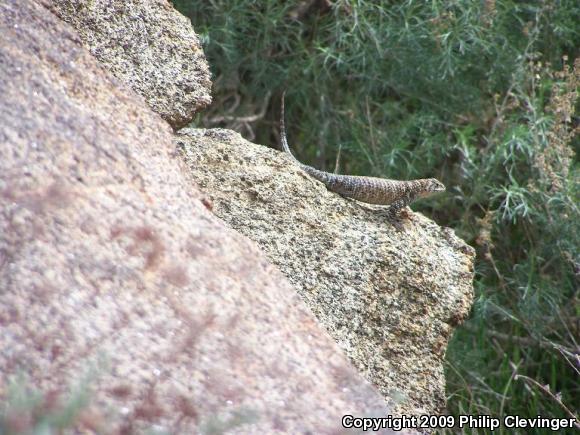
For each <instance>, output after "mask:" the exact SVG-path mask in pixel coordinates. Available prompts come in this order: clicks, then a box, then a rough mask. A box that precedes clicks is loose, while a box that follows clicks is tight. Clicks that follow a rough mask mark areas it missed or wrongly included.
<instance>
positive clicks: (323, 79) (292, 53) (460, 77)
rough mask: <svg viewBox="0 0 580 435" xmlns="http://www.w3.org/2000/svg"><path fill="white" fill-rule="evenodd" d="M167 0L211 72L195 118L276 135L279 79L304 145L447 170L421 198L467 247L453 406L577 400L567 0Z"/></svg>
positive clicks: (318, 159) (322, 162) (561, 408)
mask: <svg viewBox="0 0 580 435" xmlns="http://www.w3.org/2000/svg"><path fill="white" fill-rule="evenodd" d="M174 3H175V4H176V6H177V7H178V8H180V9H181V10H182V11H183V12H184V13H185V14H187V15H188V16H190V17H191V19H192V22H193V25H194V27H195V30H196V31H197V32H198V34H200V35H201V39H202V41H203V44H204V49H205V52H206V54H207V56H208V58H209V61H210V65H211V68H212V71H213V74H214V99H215V103H214V105H213V107H212V108H210V110H209V111H208V112H207V113H206V114H204V116H203V118H201V119H199V120H197V122H198V123H201V124H203V125H204V126H206V127H211V126H223V127H229V128H235V129H239V130H240V131H241V132H242V133H243V134H244V135H245V136H246V137H248V138H249V139H251V140H254V141H255V142H261V143H271V144H273V145H274V144H275V143H276V142H277V126H278V117H279V96H280V94H281V92H282V91H283V90H284V89H287V90H288V92H287V96H286V105H287V118H288V119H287V126H288V130H289V131H288V136H289V140H290V143H291V144H293V147H294V148H295V149H296V150H297V151H298V154H300V155H301V159H302V160H303V161H306V162H309V163H311V164H313V165H314V166H317V167H319V168H321V169H324V168H333V166H334V161H335V155H336V152H337V150H338V147H339V146H342V155H341V157H342V160H343V161H342V162H341V163H342V166H343V167H342V169H341V171H342V172H345V173H351V174H366V175H375V176H386V177H391V178H401V179H404V178H417V177H430V176H435V177H437V178H439V179H440V180H441V181H443V182H444V183H445V184H446V185H447V186H448V188H449V189H448V193H447V194H446V195H440V196H439V197H438V198H437V199H431V200H426V201H425V202H423V203H420V204H419V208H420V209H421V210H423V211H425V212H426V213H427V214H429V215H431V216H433V217H434V218H435V219H436V220H437V221H438V222H440V223H441V224H443V225H447V226H452V227H454V228H455V229H456V231H457V232H458V234H459V235H461V236H462V237H463V238H464V239H465V240H467V241H468V242H469V243H471V244H472V245H474V246H475V247H476V248H477V253H478V257H477V264H476V282H475V287H476V294H477V297H476V304H475V307H474V312H473V316H472V319H471V320H469V321H468V322H467V323H466V325H465V326H464V327H463V328H461V330H460V331H459V332H458V333H457V335H456V337H455V338H454V340H453V343H452V345H451V347H450V350H449V352H448V363H449V364H448V391H449V394H450V400H449V406H450V409H451V411H452V412H453V413H468V412H469V413H478V414H491V415H502V414H503V415H505V414H520V415H528V416H534V415H536V414H543V415H553V416H569V412H572V413H578V410H577V409H574V408H573V406H572V405H573V404H577V403H578V398H579V397H580V394H579V393H580V391H579V388H580V387H579V385H580V383H579V382H578V372H577V371H575V369H574V364H577V363H575V362H574V354H575V353H577V349H578V343H577V339H578V337H579V336H580V331H579V329H578V328H579V327H580V326H579V325H578V320H577V319H578V317H579V315H580V308H579V304H578V298H579V295H578V290H577V288H578V277H579V275H580V257H579V254H578V247H579V246H580V239H579V237H580V236H579V234H580V214H579V212H578V204H579V203H580V201H579V199H580V194H579V189H580V177H579V175H580V172H579V168H578V164H577V160H575V159H576V157H575V155H574V150H576V151H577V150H578V148H579V143H578V137H577V135H576V133H577V131H578V118H577V115H575V106H576V105H577V91H578V86H579V81H580V78H579V76H580V63H578V62H577V63H576V65H575V66H573V60H574V59H575V58H576V57H577V56H578V47H580V27H579V26H578V24H577V23H579V22H580V4H579V3H578V1H576V0H559V1H540V0H536V1H531V0H528V1H510V0H495V1H494V0H484V1H479V0H478V1H459V0H455V1H442V0H441V1H438V0H433V1H429V2H426V1H418V0H406V1H386V2H382V3H380V4H379V3H378V2H370V1H352V0H350V1H346V0H343V1H340V0H337V1H335V2H325V1H302V2H276V1H263V2H255V1H251V0H235V1H223V0H213V1H208V2H193V1H191V0H181V1H175V2H174ZM272 96H274V97H275V98H272ZM526 377H527V378H529V379H533V380H535V381H537V382H538V383H539V384H540V385H549V387H550V391H551V392H554V393H553V395H552V396H553V397H552V396H550V394H548V393H546V391H544V390H542V389H540V388H538V387H537V385H534V384H533V383H531V382H530V381H528V380H527V378H526ZM556 392H558V393H561V394H556ZM559 400H561V401H559ZM530 433H531V432H530Z"/></svg>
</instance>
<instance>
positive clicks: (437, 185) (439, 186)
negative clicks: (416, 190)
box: [421, 178, 445, 196]
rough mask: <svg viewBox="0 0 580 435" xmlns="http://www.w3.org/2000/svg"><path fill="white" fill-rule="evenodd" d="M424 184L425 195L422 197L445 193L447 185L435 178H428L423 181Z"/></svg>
mask: <svg viewBox="0 0 580 435" xmlns="http://www.w3.org/2000/svg"><path fill="white" fill-rule="evenodd" d="M423 183H424V185H423V193H422V195H421V196H428V195H431V194H433V193H437V192H445V185H444V184H443V183H442V182H441V181H439V180H437V179H435V178H427V179H425V180H423Z"/></svg>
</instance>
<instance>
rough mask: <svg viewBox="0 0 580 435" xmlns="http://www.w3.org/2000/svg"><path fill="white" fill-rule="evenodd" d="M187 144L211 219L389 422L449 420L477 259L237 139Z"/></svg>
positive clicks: (443, 236) (423, 222)
mask: <svg viewBox="0 0 580 435" xmlns="http://www.w3.org/2000/svg"><path fill="white" fill-rule="evenodd" d="M180 133H181V134H180V135H179V136H178V137H177V142H178V145H179V146H180V148H181V149H182V150H183V152H184V155H185V157H186V160H187V162H188V165H189V166H190V169H191V172H192V174H193V176H194V177H195V179H196V180H197V182H198V183H199V184H200V187H201V188H202V190H204V191H205V192H206V193H207V194H208V195H209V196H210V198H211V201H212V202H213V210H214V212H215V213H216V214H217V215H218V216H219V217H221V218H222V219H223V220H224V221H226V222H227V223H228V224H229V225H230V226H231V227H233V228H235V229H236V230H238V231H239V232H240V233H242V234H245V235H246V236H248V237H249V238H251V239H252V240H255V241H256V242H258V243H259V245H260V246H261V247H262V249H263V250H264V251H265V252H266V254H267V255H268V258H269V259H270V260H271V261H272V262H273V263H274V264H276V265H277V266H278V267H279V268H280V269H281V270H282V271H283V272H284V273H285V275H286V276H287V277H288V279H289V280H290V281H291V282H292V283H293V284H294V285H295V286H296V288H297V289H298V290H299V292H300V294H301V296H302V297H303V299H304V300H305V301H306V302H307V304H308V306H309V307H310V309H311V310H312V311H313V312H314V313H315V315H316V317H317V318H318V320H319V321H320V322H321V323H322V324H323V325H324V326H325V327H326V328H327V330H328V331H329V332H330V334H331V335H332V336H333V337H334V339H335V340H336V341H337V342H338V343H339V345H340V346H341V347H342V349H344V351H345V352H346V353H347V354H348V355H349V357H350V358H351V360H352V361H353V363H354V364H355V365H356V366H357V367H358V368H359V370H360V372H361V373H363V374H364V375H365V376H366V377H367V379H369V380H370V381H372V382H373V383H374V384H375V385H376V386H377V387H378V388H379V389H380V391H381V392H382V393H383V394H384V395H385V397H387V398H390V399H392V400H393V401H394V402H395V403H397V407H396V408H395V409H394V411H396V412H398V411H401V412H407V413H413V414H421V413H428V414H434V413H440V412H443V411H444V408H445V380H444V376H443V357H444V353H445V350H446V347H447V343H448V340H449V338H450V336H451V333H452V332H453V329H454V327H455V326H457V325H458V324H459V323H460V322H461V320H462V319H464V318H465V317H466V315H467V314H468V312H469V309H470V307H471V303H472V298H473V294H472V291H473V289H472V278H473V259H474V253H473V250H472V249H471V248H470V247H469V246H468V245H466V244H465V243H464V242H463V241H461V240H460V239H458V238H457V237H456V236H455V235H454V234H453V233H452V231H451V230H449V229H445V228H441V227H439V226H437V225H436V224H435V223H434V222H432V221H431V220H429V219H427V218H426V217H424V216H422V215H420V214H411V215H410V218H409V220H406V221H403V222H402V225H400V226H399V227H397V226H395V225H393V223H391V222H389V220H388V219H387V217H386V216H385V213H384V208H381V207H380V206H367V205H363V204H360V203H356V202H354V201H352V200H345V199H343V198H341V197H340V196H338V195H336V194H334V193H331V192H329V191H327V190H326V188H325V187H324V185H323V184H322V183H320V182H318V181H315V180H313V179H312V178H310V177H308V176H307V175H306V174H305V173H304V172H302V171H301V170H300V169H299V168H298V167H297V166H295V165H294V164H293V163H292V162H291V160H290V159H289V158H288V157H287V156H285V155H284V154H282V153H280V152H277V151H275V150H272V149H270V148H266V147H263V146H259V145H255V144H252V143H250V142H247V141H245V140H243V139H242V138H241V137H240V136H239V135H238V134H237V133H233V132H231V131H228V130H219V129H214V130H201V129H200V130H195V129H184V130H182V131H181V132H180Z"/></svg>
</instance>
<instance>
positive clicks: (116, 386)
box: [0, 0, 387, 434]
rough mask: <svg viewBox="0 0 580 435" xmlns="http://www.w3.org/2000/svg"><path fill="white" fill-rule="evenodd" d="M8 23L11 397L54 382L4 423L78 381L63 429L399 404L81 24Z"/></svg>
mask: <svg viewBox="0 0 580 435" xmlns="http://www.w3.org/2000/svg"><path fill="white" fill-rule="evenodd" d="M0 35H1V36H0V373H2V376H1V377H0V401H1V402H3V404H4V405H6V401H7V400H8V399H9V396H10V391H11V389H12V388H13V387H9V385H11V384H13V383H14V382H15V383H16V386H20V387H21V388H22V387H23V386H24V385H26V384H27V385H29V386H30V387H31V388H34V389H36V390H39V391H42V392H44V394H45V401H44V402H42V401H41V402H36V403H33V402H26V403H28V405H29V406H28V407H26V406H20V407H18V406H16V405H15V404H14V403H13V402H11V405H10V406H8V407H6V406H2V407H1V409H2V410H3V411H2V412H4V415H1V416H0V417H1V418H0V424H1V425H3V430H0V431H2V432H4V429H6V431H8V430H9V429H15V430H16V431H22V432H25V431H27V430H31V428H32V427H33V426H34V425H39V424H40V423H39V422H40V419H41V417H42V416H43V415H47V414H50V413H54V412H56V411H55V409H58V408H59V405H58V402H59V401H62V400H64V398H65V397H66V396H67V391H68V388H69V385H71V384H73V385H74V384H75V383H77V382H80V383H81V387H82V388H81V391H86V392H87V394H88V397H89V399H88V400H89V401H88V404H86V406H84V407H83V411H82V412H80V413H79V414H75V413H73V414H72V416H73V417H74V418H71V419H70V421H67V420H64V421H61V422H60V423H59V422H58V421H56V422H55V421H53V423H52V424H54V425H56V426H55V427H57V428H58V427H59V426H58V425H61V424H62V425H71V426H75V427H77V428H79V429H82V428H84V429H85V430H94V431H96V430H99V431H100V432H101V433H133V432H142V431H144V430H145V429H147V428H152V429H157V430H161V429H164V430H168V431H171V432H173V433H194V432H196V433H199V432H201V433H218V432H219V431H223V430H225V429H230V431H229V432H228V433H254V434H255V433H307V432H308V431H310V432H311V433H317V434H319V433H323V434H324V433H340V432H341V431H342V429H341V424H340V423H341V421H340V419H341V416H342V415H343V414H354V415H359V416H362V415H369V414H377V413H378V414H379V415H381V414H382V415H384V414H385V413H386V412H387V410H386V406H385V403H384V402H383V400H382V398H381V397H380V396H379V395H378V394H377V393H376V392H375V391H374V390H373V389H372V388H371V387H370V386H369V385H368V384H367V383H366V382H365V381H364V380H363V379H362V378H361V377H360V376H359V375H358V374H356V373H355V372H354V371H353V369H352V368H351V366H350V365H349V364H348V363H347V362H346V361H345V359H344V357H343V356H342V355H341V354H340V353H339V352H338V351H337V347H336V346H335V344H334V343H333V342H332V341H331V340H330V339H329V338H328V336H327V335H326V334H325V333H323V332H321V330H320V329H319V327H318V326H317V324H316V323H315V322H314V320H313V317H312V316H311V315H310V314H309V312H308V311H307V310H306V309H305V308H304V307H303V305H302V303H301V301H300V300H299V299H298V298H297V296H296V295H295V293H294V291H293V289H292V288H291V287H290V285H289V284H288V282H287V281H286V279H285V278H284V277H283V276H282V275H281V274H280V273H279V272H278V270H277V269H275V268H274V267H273V266H271V265H270V264H269V263H268V261H266V259H265V257H264V256H263V255H262V254H261V252H260V251H259V249H258V248H257V246H256V245H254V244H253V243H252V242H250V241H249V240H248V239H246V238H245V237H243V236H241V235H239V234H238V233H236V232H234V231H233V230H230V229H227V228H226V227H225V226H224V225H223V224H222V222H221V221H219V220H218V219H217V218H216V217H214V216H213V215H212V214H211V213H210V212H209V211H208V210H207V209H208V208H209V209H211V203H209V202H208V200H207V199H205V198H204V196H203V195H202V194H200V193H199V191H198V189H197V187H196V186H195V184H194V183H193V182H192V181H191V180H190V179H189V178H187V176H185V175H184V173H185V172H184V171H183V169H182V165H181V163H180V159H179V158H178V157H177V156H176V153H175V151H174V147H173V145H172V143H171V140H172V138H171V131H170V128H169V126H168V125H167V124H165V123H164V122H163V121H162V120H161V119H160V118H159V117H158V116H157V115H156V114H154V113H153V112H152V111H150V110H149V108H147V107H146V106H145V105H144V104H143V102H142V100H141V99H140V98H138V97H136V96H135V95H134V94H133V93H131V92H129V91H127V90H126V89H124V88H120V87H118V82H117V81H116V80H112V79H111V78H110V76H109V75H108V73H106V72H105V71H104V70H103V69H102V68H100V67H99V66H98V65H97V63H96V61H95V59H94V58H93V57H92V56H90V55H89V54H88V52H87V51H86V50H85V49H84V48H83V47H82V46H81V42H80V40H79V38H78V36H77V35H76V34H75V33H74V32H73V31H72V30H71V29H70V28H69V27H68V26H66V25H65V24H64V23H62V22H61V21H60V20H58V19H57V18H56V17H54V16H53V15H52V14H51V13H50V12H49V10H47V9H46V7H44V6H42V5H40V4H39V3H36V2H29V1H24V2H21V1H16V0H5V1H3V2H2V3H0ZM18 375H22V377H21V378H18ZM70 400H71V401H72V402H71V403H74V404H76V405H79V406H81V405H82V404H83V400H84V399H83V396H82V395H81V396H74V397H73V398H72V399H70ZM59 421H60V420H59ZM219 433H221V432H219Z"/></svg>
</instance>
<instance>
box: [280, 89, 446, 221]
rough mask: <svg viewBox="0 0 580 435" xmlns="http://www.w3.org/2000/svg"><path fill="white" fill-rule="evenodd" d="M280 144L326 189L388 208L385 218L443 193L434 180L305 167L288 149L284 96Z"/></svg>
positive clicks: (443, 187)
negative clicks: (387, 176) (402, 178)
mask: <svg viewBox="0 0 580 435" xmlns="http://www.w3.org/2000/svg"><path fill="white" fill-rule="evenodd" d="M280 141H281V142H282V147H283V148H284V151H286V153H287V154H289V155H290V157H291V158H292V160H294V162H296V164H297V165H298V166H300V168H301V169H302V170H303V171H304V172H306V173H307V174H308V175H310V176H311V177H313V178H315V179H317V180H318V181H321V182H322V183H324V184H325V185H326V187H327V188H328V190H330V191H332V192H335V193H338V194H340V195H342V196H345V197H348V198H353V199H356V200H357V201H361V202H366V203H367V204H381V205H390V207H389V215H391V216H395V215H396V214H398V213H399V211H400V210H401V209H403V208H404V207H406V206H407V205H409V204H410V203H411V202H413V201H414V200H415V199H416V198H421V197H425V196H428V195H431V194H433V193H436V192H443V191H445V186H444V185H443V183H441V182H440V181H438V180H436V179H435V178H423V179H418V180H409V181H400V180H389V179H387V178H377V177H364V176H355V175H338V174H332V173H330V172H325V171H320V170H318V169H316V168H313V167H312V166H308V165H305V164H304V163H302V162H300V161H299V160H298V159H297V158H296V157H294V155H293V154H292V152H291V151H290V147H289V146H288V141H287V139H286V127H285V125H284V96H282V110H281V117H280Z"/></svg>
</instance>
